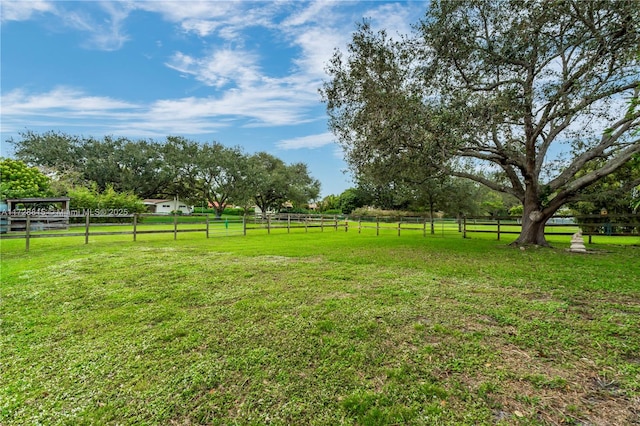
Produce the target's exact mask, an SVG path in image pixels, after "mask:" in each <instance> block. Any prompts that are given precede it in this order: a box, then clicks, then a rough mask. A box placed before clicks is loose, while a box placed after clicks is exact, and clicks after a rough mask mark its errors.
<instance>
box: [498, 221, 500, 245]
mask: <svg viewBox="0 0 640 426" xmlns="http://www.w3.org/2000/svg"><path fill="white" fill-rule="evenodd" d="M498 241H500V218H498Z"/></svg>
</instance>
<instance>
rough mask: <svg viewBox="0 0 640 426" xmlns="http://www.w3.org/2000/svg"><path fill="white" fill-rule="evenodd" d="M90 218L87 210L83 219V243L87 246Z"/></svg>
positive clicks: (89, 212)
mask: <svg viewBox="0 0 640 426" xmlns="http://www.w3.org/2000/svg"><path fill="white" fill-rule="evenodd" d="M90 218H91V210H87V215H86V216H85V217H84V243H85V244H89V222H90Z"/></svg>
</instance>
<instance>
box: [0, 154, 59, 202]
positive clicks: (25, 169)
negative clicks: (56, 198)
mask: <svg viewBox="0 0 640 426" xmlns="http://www.w3.org/2000/svg"><path fill="white" fill-rule="evenodd" d="M49 187H50V179H49V178H48V177H47V176H45V175H44V174H43V173H42V172H40V170H38V169H36V168H35V167H29V166H27V165H26V164H25V163H23V162H22V161H18V160H12V159H10V158H5V159H1V160H0V200H5V199H7V198H31V197H48V196H50V195H51V192H50V190H49Z"/></svg>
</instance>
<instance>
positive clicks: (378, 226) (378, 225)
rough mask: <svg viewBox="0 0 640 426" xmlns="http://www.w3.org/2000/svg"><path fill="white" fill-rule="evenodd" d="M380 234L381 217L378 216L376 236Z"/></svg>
mask: <svg viewBox="0 0 640 426" xmlns="http://www.w3.org/2000/svg"><path fill="white" fill-rule="evenodd" d="M378 235H380V218H379V217H378V216H376V237H377V236H378Z"/></svg>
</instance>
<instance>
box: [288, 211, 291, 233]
mask: <svg viewBox="0 0 640 426" xmlns="http://www.w3.org/2000/svg"><path fill="white" fill-rule="evenodd" d="M290 233H291V215H290V214H288V215H287V234H290Z"/></svg>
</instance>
